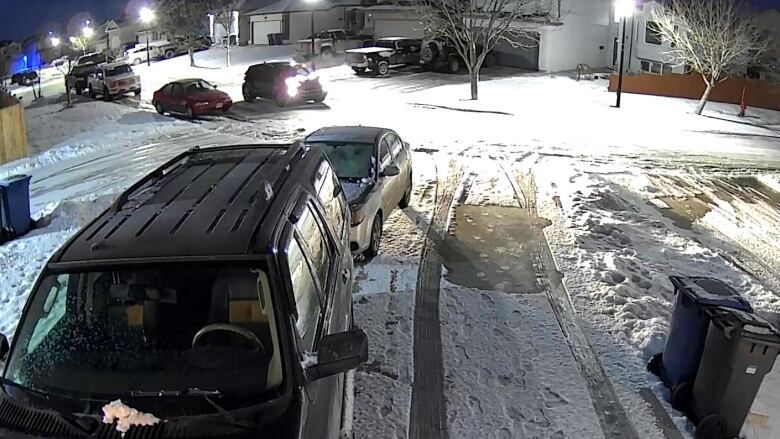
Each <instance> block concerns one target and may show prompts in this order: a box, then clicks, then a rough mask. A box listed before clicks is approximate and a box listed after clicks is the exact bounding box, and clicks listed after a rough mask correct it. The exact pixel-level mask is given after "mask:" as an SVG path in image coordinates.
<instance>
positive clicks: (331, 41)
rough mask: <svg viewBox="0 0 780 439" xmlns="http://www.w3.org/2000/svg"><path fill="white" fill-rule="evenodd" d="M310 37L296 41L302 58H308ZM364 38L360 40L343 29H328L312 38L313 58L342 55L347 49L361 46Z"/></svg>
mask: <svg viewBox="0 0 780 439" xmlns="http://www.w3.org/2000/svg"><path fill="white" fill-rule="evenodd" d="M311 40H312V38H311V36H310V37H309V38H304V39H302V40H298V41H296V44H297V46H298V47H297V51H298V53H300V54H301V55H303V56H304V57H310V56H311V54H312V51H311ZM363 41H364V38H360V37H358V36H357V35H355V34H353V33H352V32H349V31H347V30H344V29H330V30H325V31H322V32H320V33H319V34H317V35H316V37H315V38H314V55H315V56H332V55H335V54H337V53H344V51H345V50H347V49H354V48H357V47H362V46H363Z"/></svg>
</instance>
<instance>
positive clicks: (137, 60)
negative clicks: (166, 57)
mask: <svg viewBox="0 0 780 439" xmlns="http://www.w3.org/2000/svg"><path fill="white" fill-rule="evenodd" d="M142 62H143V61H142V60H141V58H136V59H134V60H133V65H134V66H137V65H140V64H141V63H142Z"/></svg>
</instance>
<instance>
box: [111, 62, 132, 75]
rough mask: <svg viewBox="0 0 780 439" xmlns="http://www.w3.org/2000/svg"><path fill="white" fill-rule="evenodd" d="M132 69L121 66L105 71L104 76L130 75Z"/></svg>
mask: <svg viewBox="0 0 780 439" xmlns="http://www.w3.org/2000/svg"><path fill="white" fill-rule="evenodd" d="M132 72H133V69H131V68H130V66H128V65H126V64H123V65H119V66H116V67H112V68H108V69H106V76H119V75H124V74H126V73H132Z"/></svg>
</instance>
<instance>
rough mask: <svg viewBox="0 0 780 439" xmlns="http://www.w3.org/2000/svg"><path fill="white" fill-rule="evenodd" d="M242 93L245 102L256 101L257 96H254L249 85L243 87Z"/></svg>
mask: <svg viewBox="0 0 780 439" xmlns="http://www.w3.org/2000/svg"><path fill="white" fill-rule="evenodd" d="M241 93H242V94H243V95H244V102H252V101H254V100H255V96H254V95H253V94H252V90H250V89H249V86H248V85H247V84H244V86H243V87H241Z"/></svg>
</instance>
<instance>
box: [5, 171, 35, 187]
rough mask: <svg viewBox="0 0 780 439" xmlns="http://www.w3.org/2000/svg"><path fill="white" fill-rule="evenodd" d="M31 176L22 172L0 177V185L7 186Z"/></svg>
mask: <svg viewBox="0 0 780 439" xmlns="http://www.w3.org/2000/svg"><path fill="white" fill-rule="evenodd" d="M31 178H32V177H31V176H29V175H24V174H19V175H12V176H10V177H6V178H3V179H0V186H6V187H7V186H9V185H11V184H13V183H16V182H17V181H21V180H29V179H31Z"/></svg>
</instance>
